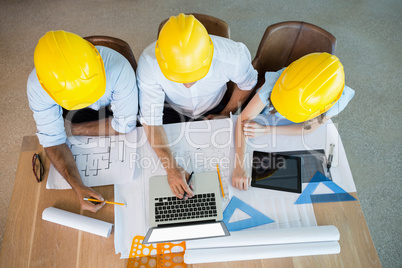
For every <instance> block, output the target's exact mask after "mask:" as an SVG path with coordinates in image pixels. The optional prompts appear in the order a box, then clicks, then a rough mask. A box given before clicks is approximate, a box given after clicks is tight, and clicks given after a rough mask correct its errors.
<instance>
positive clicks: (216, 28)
mask: <svg viewBox="0 0 402 268" xmlns="http://www.w3.org/2000/svg"><path fill="white" fill-rule="evenodd" d="M186 15H193V16H194V17H195V18H196V19H197V20H199V21H200V22H201V23H202V25H204V27H205V29H207V32H208V34H212V35H217V36H221V37H226V38H230V29H229V25H228V24H227V23H226V22H224V21H223V20H221V19H218V18H215V17H212V16H209V15H205V14H198V13H188V14H186ZM167 21H168V19H165V20H164V21H162V22H161V23H160V24H159V28H158V36H159V32H160V31H161V29H162V27H163V25H165V23H166V22H167Z"/></svg>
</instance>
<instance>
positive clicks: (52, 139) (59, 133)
mask: <svg viewBox="0 0 402 268" xmlns="http://www.w3.org/2000/svg"><path fill="white" fill-rule="evenodd" d="M27 96H28V102H29V107H30V108H31V110H32V112H33V117H34V119H35V122H36V128H37V132H36V135H37V136H38V139H39V143H40V144H41V145H42V146H43V147H51V146H56V145H60V144H63V143H65V142H66V140H67V135H66V132H65V130H64V119H63V110H62V108H61V107H60V105H58V104H57V103H56V102H55V101H53V100H52V99H51V98H50V96H49V95H48V94H47V93H46V92H45V91H44V90H43V88H42V87H41V85H40V84H39V81H38V78H37V77H36V71H35V70H33V71H32V72H31V74H30V75H29V78H28V83H27Z"/></svg>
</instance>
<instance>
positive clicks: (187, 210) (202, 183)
mask: <svg viewBox="0 0 402 268" xmlns="http://www.w3.org/2000/svg"><path fill="white" fill-rule="evenodd" d="M192 184H193V188H194V190H193V192H194V196H193V197H192V198H188V199H187V200H182V199H179V198H177V197H176V196H174V195H173V194H172V192H171V190H170V187H169V184H168V181H167V176H154V177H151V178H150V179H149V223H150V226H151V228H150V229H149V230H148V232H147V234H146V236H145V238H144V241H143V242H142V243H143V244H151V243H164V242H172V241H184V240H190V239H201V238H212V237H220V236H229V235H230V233H229V231H228V230H227V228H226V225H225V224H224V222H223V221H222V218H223V212H222V206H221V196H220V186H219V178H218V174H217V173H216V172H205V173H197V174H193V179H192Z"/></svg>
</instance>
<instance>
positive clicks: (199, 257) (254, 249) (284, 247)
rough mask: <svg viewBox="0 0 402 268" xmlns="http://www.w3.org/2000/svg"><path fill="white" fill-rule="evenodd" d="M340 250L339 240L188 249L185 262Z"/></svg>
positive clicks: (236, 259) (270, 256)
mask: <svg viewBox="0 0 402 268" xmlns="http://www.w3.org/2000/svg"><path fill="white" fill-rule="evenodd" d="M339 252H340V246H339V243H338V242H337V241H331V242H314V243H298V244H281V245H266V246H245V247H227V248H204V249H186V252H185V254H184V262H185V263H187V264H193V263H208V262H226V261H243V260H255V259H269V258H282V257H297V256H310V255H323V254H336V253H339Z"/></svg>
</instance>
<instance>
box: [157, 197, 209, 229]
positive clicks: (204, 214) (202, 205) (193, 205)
mask: <svg viewBox="0 0 402 268" xmlns="http://www.w3.org/2000/svg"><path fill="white" fill-rule="evenodd" d="M216 216H217V211H216V200H215V194H214V193H206V194H196V195H194V196H193V197H192V198H189V199H187V200H183V199H179V198H177V197H175V196H169V197H159V198H155V220H156V222H161V221H163V222H166V221H176V220H186V219H197V218H209V217H216Z"/></svg>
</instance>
